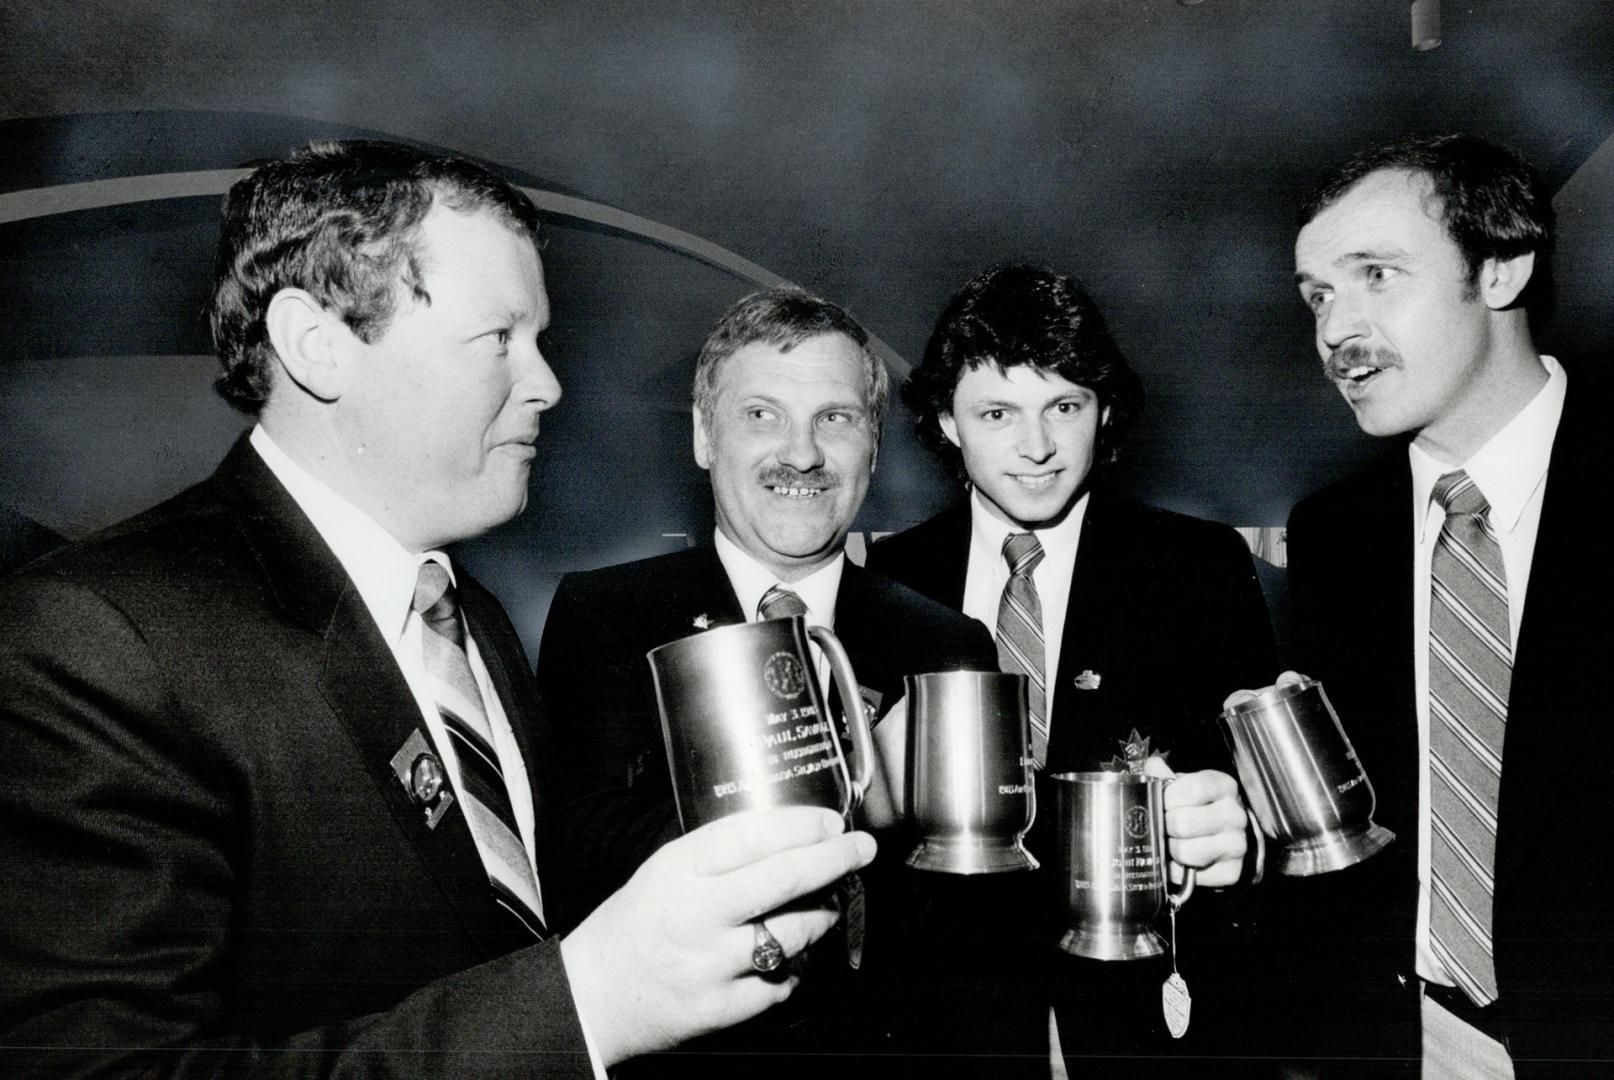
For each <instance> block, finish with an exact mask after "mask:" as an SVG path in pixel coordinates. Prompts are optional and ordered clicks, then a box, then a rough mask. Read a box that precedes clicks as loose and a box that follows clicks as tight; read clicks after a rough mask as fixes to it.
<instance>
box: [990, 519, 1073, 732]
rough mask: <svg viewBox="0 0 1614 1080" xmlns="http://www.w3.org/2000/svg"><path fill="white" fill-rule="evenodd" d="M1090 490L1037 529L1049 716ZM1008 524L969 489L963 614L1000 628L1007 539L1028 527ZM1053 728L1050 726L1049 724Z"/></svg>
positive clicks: (1034, 577) (1035, 573)
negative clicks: (1056, 519) (1048, 525)
mask: <svg viewBox="0 0 1614 1080" xmlns="http://www.w3.org/2000/svg"><path fill="white" fill-rule="evenodd" d="M1087 501H1088V494H1087V493H1086V492H1083V493H1082V497H1081V498H1079V499H1077V500H1076V505H1075V506H1073V507H1071V509H1070V513H1068V514H1066V515H1065V519H1064V520H1063V521H1061V522H1060V523H1059V524H1057V525H1055V526H1053V527H1052V528H1049V529H1033V530H1031V531H1032V532H1034V533H1036V535H1037V540H1038V542H1039V543H1041V544H1042V551H1043V558H1042V562H1040V563H1038V564H1037V567H1036V569H1034V570H1032V571H1031V581H1032V583H1033V584H1035V585H1036V586H1037V599H1038V601H1039V602H1040V603H1041V604H1042V644H1043V659H1042V676H1043V681H1044V684H1045V690H1044V693H1043V702H1044V710H1045V713H1046V716H1048V717H1052V716H1053V714H1054V694H1055V693H1056V692H1057V689H1058V687H1057V683H1058V681H1059V679H1058V676H1059V672H1058V670H1057V669H1058V666H1059V649H1060V646H1061V645H1063V644H1064V639H1065V612H1066V609H1067V607H1068V606H1069V604H1070V582H1071V578H1072V577H1073V576H1074V575H1075V573H1076V549H1077V548H1078V547H1079V546H1080V544H1081V539H1082V522H1083V521H1084V520H1086V518H1087ZM1025 531H1026V530H1025V529H1021V528H1019V527H1018V526H1013V525H1010V524H1009V523H1008V522H1006V521H1004V520H1003V519H1002V518H1000V517H998V516H997V515H996V514H994V513H992V511H991V510H989V509H987V506H986V503H985V501H984V500H983V499H982V497H981V493H980V492H979V491H972V492H971V493H970V555H969V566H968V569H966V570H965V572H964V614H966V615H968V616H969V617H970V618H972V619H978V620H980V621H981V622H982V623H984V624H985V625H986V628H987V629H988V630H989V631H991V632H992V636H993V637H994V639H995V638H996V637H997V632H998V608H999V606H1001V604H1002V603H1003V590H1004V589H1005V588H1006V587H1007V586H1008V584H1009V564H1008V561H1007V560H1005V559H1004V558H1003V542H1004V540H1006V539H1008V537H1009V535H1010V534H1011V533H1019V532H1025ZM1050 730H1051V729H1050Z"/></svg>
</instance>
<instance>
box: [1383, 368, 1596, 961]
mask: <svg viewBox="0 0 1614 1080" xmlns="http://www.w3.org/2000/svg"><path fill="white" fill-rule="evenodd" d="M1541 363H1542V365H1543V366H1544V367H1545V368H1546V369H1547V382H1546V385H1545V386H1543V387H1542V388H1541V389H1540V390H1539V391H1537V393H1536V396H1535V397H1534V398H1532V399H1531V400H1530V403H1529V404H1527V405H1526V406H1525V407H1524V408H1523V409H1521V410H1519V413H1518V415H1517V416H1515V417H1514V418H1513V419H1512V420H1510V421H1508V423H1507V426H1506V427H1504V428H1502V430H1501V431H1498V432H1497V433H1496V434H1495V435H1493V436H1491V438H1490V440H1489V441H1487V442H1486V443H1485V445H1484V446H1481V447H1480V448H1479V449H1478V450H1476V451H1475V452H1474V454H1473V456H1471V457H1470V458H1469V459H1468V460H1467V461H1465V462H1463V463H1462V464H1461V465H1447V464H1445V463H1443V462H1440V461H1436V460H1435V459H1434V458H1433V457H1431V456H1430V455H1429V454H1428V452H1426V451H1425V450H1423V449H1422V448H1420V447H1419V446H1418V445H1417V444H1416V443H1414V444H1412V445H1411V446H1410V447H1409V448H1408V451H1407V454H1408V457H1409V458H1410V459H1411V462H1412V528H1413V534H1412V535H1413V541H1414V544H1413V555H1412V560H1413V561H1412V671H1413V681H1414V685H1415V687H1416V693H1415V695H1414V700H1415V702H1416V704H1417V711H1418V923H1417V945H1418V959H1417V970H1418V974H1419V976H1421V977H1422V978H1423V979H1425V980H1427V981H1429V982H1437V983H1443V984H1445V985H1447V986H1450V985H1452V983H1453V981H1454V980H1453V979H1452V978H1451V976H1450V975H1448V974H1447V973H1446V969H1445V968H1444V967H1443V966H1442V965H1441V963H1440V961H1439V960H1438V959H1436V957H1435V954H1434V952H1433V951H1432V950H1431V949H1430V948H1429V879H1430V870H1429V843H1430V838H1429V835H1430V819H1431V810H1430V805H1429V799H1430V790H1429V591H1430V588H1431V583H1430V566H1431V564H1432V563H1433V560H1434V553H1435V543H1436V541H1437V540H1439V539H1440V530H1441V526H1442V524H1443V523H1444V522H1445V519H1446V512H1445V510H1444V509H1442V507H1441V506H1440V504H1439V503H1437V502H1435V501H1434V498H1433V492H1434V488H1435V483H1436V481H1438V480H1439V479H1440V478H1441V477H1442V476H1444V475H1445V474H1446V473H1449V472H1453V471H1454V470H1456V469H1459V468H1460V469H1463V470H1464V471H1465V472H1467V473H1468V476H1469V478H1470V479H1471V480H1473V481H1474V484H1475V486H1477V487H1478V488H1479V489H1480V492H1481V493H1482V494H1483V495H1484V496H1485V500H1486V502H1488V503H1490V505H1491V512H1490V515H1489V518H1490V523H1491V528H1492V529H1493V530H1494V531H1495V533H1496V539H1497V543H1498V545H1499V546H1500V547H1501V549H1502V565H1503V568H1504V569H1505V570H1506V571H1507V579H1508V580H1507V586H1508V627H1509V631H1510V635H1509V636H1510V639H1511V640H1512V641H1513V642H1514V643H1515V644H1517V642H1518V639H1519V625H1520V623H1521V621H1522V620H1523V619H1524V599H1525V590H1526V587H1527V586H1528V585H1529V583H1530V564H1531V562H1532V560H1533V559H1534V556H1535V547H1536V532H1537V530H1538V529H1539V528H1540V525H1541V498H1542V493H1543V492H1544V491H1545V490H1546V486H1547V463H1548V460H1549V458H1550V457H1551V455H1552V441H1553V437H1554V436H1555V435H1556V434H1557V432H1558V420H1559V418H1560V417H1561V416H1562V415H1563V411H1564V392H1565V389H1566V388H1567V386H1568V379H1567V377H1566V376H1565V375H1564V371H1563V368H1562V367H1560V366H1559V365H1558V362H1557V361H1555V360H1554V359H1553V358H1552V357H1550V356H1543V357H1542V358H1541ZM1506 767H1507V764H1506V762H1504V763H1503V768H1504V769H1505V768H1506Z"/></svg>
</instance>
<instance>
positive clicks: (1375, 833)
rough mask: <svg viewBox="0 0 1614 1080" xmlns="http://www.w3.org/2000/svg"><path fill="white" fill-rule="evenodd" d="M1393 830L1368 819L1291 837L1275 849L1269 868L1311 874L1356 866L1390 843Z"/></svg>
mask: <svg viewBox="0 0 1614 1080" xmlns="http://www.w3.org/2000/svg"><path fill="white" fill-rule="evenodd" d="M1394 839H1395V833H1393V832H1391V831H1390V830H1389V829H1386V828H1385V827H1384V826H1382V825H1375V824H1373V823H1372V822H1371V821H1370V822H1368V823H1367V824H1366V825H1359V826H1357V827H1356V828H1353V829H1335V830H1332V831H1329V832H1326V833H1323V834H1322V835H1321V836H1311V837H1307V838H1305V839H1303V840H1292V841H1290V842H1288V843H1287V844H1285V845H1284V846H1283V847H1282V848H1281V849H1279V851H1278V852H1277V854H1276V856H1275V858H1274V859H1273V862H1272V869H1273V870H1274V871H1275V872H1277V873H1279V874H1283V875H1284V876H1285V877H1311V876H1313V875H1315V874H1327V873H1330V872H1332V871H1334V870H1343V869H1345V868H1346V867H1347V866H1355V865H1356V864H1357V863H1359V862H1361V861H1362V860H1363V859H1366V858H1368V857H1369V856H1371V855H1376V854H1377V853H1379V852H1380V851H1383V850H1384V849H1385V848H1387V847H1389V846H1390V841H1392V840H1394Z"/></svg>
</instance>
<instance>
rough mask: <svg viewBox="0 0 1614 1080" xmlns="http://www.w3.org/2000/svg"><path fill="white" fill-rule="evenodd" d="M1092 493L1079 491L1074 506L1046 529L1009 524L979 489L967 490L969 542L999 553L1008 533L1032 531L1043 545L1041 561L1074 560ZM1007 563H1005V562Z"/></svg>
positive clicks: (1061, 561)
mask: <svg viewBox="0 0 1614 1080" xmlns="http://www.w3.org/2000/svg"><path fill="white" fill-rule="evenodd" d="M1091 494H1092V493H1091V492H1089V491H1084V492H1082V495H1081V498H1079V499H1077V500H1076V505H1075V506H1073V507H1071V508H1070V513H1068V514H1066V515H1065V518H1064V520H1063V521H1061V522H1060V523H1059V524H1058V525H1054V526H1051V527H1049V528H1046V529H1031V530H1026V529H1022V528H1020V527H1019V526H1018V525H1010V524H1009V523H1008V522H1006V521H1004V520H1003V519H1002V518H1000V517H998V516H997V515H996V514H994V513H993V512H992V511H991V510H990V509H989V508H988V507H987V505H986V499H985V497H984V496H982V494H981V492H980V490H979V489H978V488H977V489H972V490H971V491H970V528H971V530H973V533H974V536H973V538H972V543H974V544H978V545H980V546H981V547H982V548H983V549H984V550H987V551H994V552H1001V551H1002V550H1003V542H1004V541H1005V540H1007V539H1008V538H1009V535H1010V534H1011V533H1020V532H1027V531H1030V532H1033V533H1035V534H1036V535H1037V541H1038V542H1039V543H1040V544H1042V550H1043V560H1044V561H1045V562H1047V563H1051V564H1054V565H1061V564H1063V563H1064V562H1065V561H1067V560H1068V561H1071V562H1074V561H1075V558H1076V546H1077V544H1078V543H1079V542H1080V540H1081V537H1082V521H1083V519H1085V518H1086V517H1087V503H1088V499H1089V497H1090V496H1091ZM1004 565H1005V566H1007V564H1006V563H1005V564H1004Z"/></svg>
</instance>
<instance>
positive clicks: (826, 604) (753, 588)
mask: <svg viewBox="0 0 1614 1080" xmlns="http://www.w3.org/2000/svg"><path fill="white" fill-rule="evenodd" d="M715 532H716V546H717V557H718V560H719V561H720V562H722V564H723V570H724V572H725V573H727V574H728V577H729V584H730V585H732V586H733V587H734V595H735V596H736V597H737V598H738V599H739V601H740V610H741V611H742V612H744V613H745V618H746V621H747V622H749V621H751V620H754V619H755V618H756V616H757V605H758V604H759V603H761V602H762V595H763V594H764V593H766V592H767V591H768V590H769V589H771V588H773V587H774V586H775V585H780V584H783V583H782V582H780V580H779V575H778V574H776V573H774V572H773V571H772V570H770V569H768V568H767V567H766V566H763V565H762V564H761V563H760V562H758V561H757V560H756V559H754V558H752V556H751V555H750V554H749V553H748V552H746V551H745V550H744V549H742V548H741V547H740V545H738V544H736V543H735V542H734V541H732V540H730V539H729V538H728V537H727V536H725V535H724V534H723V530H722V529H717V530H715ZM845 566H846V553H845V552H844V551H843V552H840V553H839V554H837V555H836V556H835V558H833V559H831V560H830V561H829V562H828V563H826V564H825V565H823V566H821V567H819V568H818V569H817V570H814V571H813V572H812V573H810V574H808V575H807V576H806V577H804V578H802V579H801V580H800V581H793V582H790V583H789V584H787V585H785V586H784V587H785V588H787V589H789V590H790V591H791V592H793V593H795V594H796V595H797V596H799V597H801V601H802V603H804V604H806V605H807V620H808V622H811V623H815V624H819V625H823V626H828V627H830V628H833V627H834V626H835V598H836V596H838V595H839V594H840V591H841V571H842V570H843V569H844V568H845Z"/></svg>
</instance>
